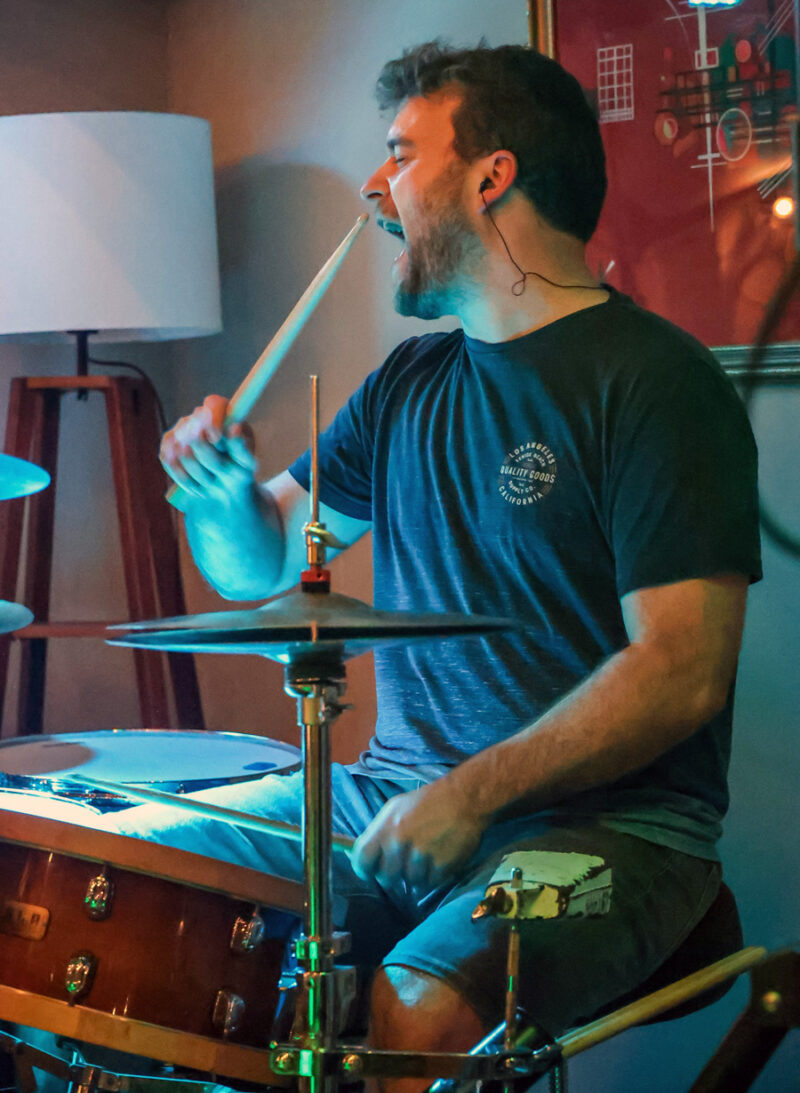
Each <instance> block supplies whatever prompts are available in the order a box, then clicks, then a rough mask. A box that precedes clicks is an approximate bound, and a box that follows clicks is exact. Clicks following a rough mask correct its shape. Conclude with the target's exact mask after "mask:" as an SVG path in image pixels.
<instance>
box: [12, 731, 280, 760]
mask: <svg viewBox="0 0 800 1093" xmlns="http://www.w3.org/2000/svg"><path fill="white" fill-rule="evenodd" d="M134 733H135V734H137V735H139V734H148V735H152V736H154V737H155V736H160V737H164V738H165V739H177V738H178V737H182V738H183V739H186V740H196V739H197V738H198V737H199V738H202V739H205V740H210V739H224V740H234V741H239V742H241V741H243V740H248V741H250V740H256V741H259V742H261V743H263V744H265V745H266V744H269V745H270V746H272V747H275V748H277V749H278V750H279V751H285V752H286V753H287V754H289V755H292V756H295V755H297V756H299V755H300V754H301V751H300V748H298V747H297V746H296V745H295V744H289V743H287V742H286V741H285V740H276V739H275V738H274V737H272V736H261V735H260V734H258V733H254V732H230V731H228V730H227V729H220V730H217V729H157V728H141V729H139V728H136V729H79V730H77V731H74V732H73V731H72V730H70V731H69V732H51V733H29V734H28V735H27V736H9V737H6V738H5V739H4V740H0V750H2V749H3V748H8V747H14V746H16V745H19V744H31V743H40V742H42V741H45V740H59V739H64V740H68V739H69V738H70V737H80V738H81V739H85V738H89V737H95V738H96V737H104V738H117V739H121V738H122V737H124V736H127V735H129V734H131V735H132V734H134Z"/></svg>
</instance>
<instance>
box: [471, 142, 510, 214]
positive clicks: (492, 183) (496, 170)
mask: <svg viewBox="0 0 800 1093" xmlns="http://www.w3.org/2000/svg"><path fill="white" fill-rule="evenodd" d="M475 170H476V174H477V177H478V185H477V186H476V188H475V197H476V199H477V202H478V211H479V212H485V211H486V206H487V205H494V204H496V203H497V202H498V201H500V200H502V198H503V197H505V195H506V194H507V193H508V191H509V190H510V189H511V187H512V186H513V185H514V182H515V181H516V178H517V157H516V156H515V155H514V153H513V152H509V151H506V150H505V149H503V150H501V151H499V152H492V154H491V155H490V156H483V157H481V159H480V160H478V161H476V163H475ZM478 172H480V173H478Z"/></svg>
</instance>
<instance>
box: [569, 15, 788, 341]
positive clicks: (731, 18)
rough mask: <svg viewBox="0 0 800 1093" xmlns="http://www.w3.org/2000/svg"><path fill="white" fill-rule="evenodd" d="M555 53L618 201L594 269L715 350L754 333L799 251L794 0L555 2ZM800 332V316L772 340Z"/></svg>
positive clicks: (600, 234)
mask: <svg viewBox="0 0 800 1093" xmlns="http://www.w3.org/2000/svg"><path fill="white" fill-rule="evenodd" d="M556 8H557V18H558V42H559V47H558V54H559V60H561V62H562V63H563V64H564V65H565V67H566V68H567V69H569V71H571V72H573V73H574V74H575V75H576V76H577V77H578V79H579V80H580V81H581V83H582V84H583V86H584V87H585V88H587V89H589V90H590V91H591V94H592V96H593V97H594V98H595V100H596V103H597V109H598V113H599V117H600V122H601V128H602V133H603V139H604V142H605V147H606V154H607V157H608V172H609V196H608V199H607V204H606V207H605V210H604V212H603V216H602V219H601V222H600V226H599V228H598V231H597V234H596V236H595V238H594V240H593V241H592V243H591V246H590V252H589V253H590V265H591V267H592V269H593V270H595V271H597V272H598V273H599V274H600V275H601V276H602V277H603V278H604V279H605V280H608V281H610V282H611V283H612V284H614V285H616V286H617V287H618V288H619V289H621V290H622V291H623V292H627V293H629V294H631V295H632V296H634V297H635V298H636V300H637V301H638V302H639V303H641V304H643V305H644V306H645V307H649V308H652V310H653V311H656V312H658V313H659V314H661V315H664V316H666V317H667V318H668V319H671V320H673V321H674V322H676V323H678V324H679V325H680V326H683V327H684V328H685V329H687V330H690V331H691V332H692V333H693V334H695V335H696V336H697V337H698V338H700V339H701V340H702V341H704V342H706V343H707V344H708V345H712V346H723V345H744V344H748V343H750V342H752V341H753V339H754V336H755V332H756V329H757V326H758V323H759V321H760V319H761V318H762V316H763V312H764V307H765V305H766V303H767V301H768V300H769V298H770V296H771V295H772V293H773V291H774V289H775V287H776V285H777V283H778V281H779V279H780V277H781V274H782V273H783V271H784V270H785V269H786V267H787V264H788V263H789V262H790V261H791V260H792V258H793V257H794V253H795V252H794V224H793V221H792V220H791V219H788V220H781V219H779V218H778V217H777V216H776V215H775V213H774V212H773V204H774V202H775V200H776V199H777V198H778V197H779V196H781V195H784V194H785V195H789V194H791V187H792V177H791V162H792V161H791V123H792V121H793V119H794V118H795V117H796V116H797V109H796V105H795V104H796V100H797V92H796V79H795V72H796V63H795V57H796V28H795V25H794V14H793V8H794V4H793V0H741V2H740V3H739V4H737V5H736V6H734V7H700V8H698V7H694V6H690V5H689V4H688V3H686V2H685V0H634V2H632V0H624V2H623V0H580V2H579V3H576V2H574V0H571V2H567V0H564V2H563V3H560V4H557V5H556ZM799 334H800V309H798V308H797V307H795V308H794V310H793V311H791V312H790V314H789V315H787V317H786V318H785V319H784V321H783V323H782V325H781V327H780V328H779V330H778V331H776V333H775V340H780V341H789V340H794V339H797V337H798V335H799Z"/></svg>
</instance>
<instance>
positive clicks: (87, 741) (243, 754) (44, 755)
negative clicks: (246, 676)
mask: <svg viewBox="0 0 800 1093" xmlns="http://www.w3.org/2000/svg"><path fill="white" fill-rule="evenodd" d="M299 766H300V751H299V750H298V749H297V748H295V747H293V746H292V745H291V744H284V743H281V742H280V741H278V740H269V739H267V738H266V737H262V736H250V735H248V734H246V733H235V732H192V731H189V730H182V729H108V730H105V729H99V730H97V731H95V732H72V733H56V734H54V735H52V736H21V737H17V738H16V739H11V740H2V741H0V771H2V772H3V773H1V774H0V788H3V789H16V790H26V791H29V790H32V791H35V792H38V793H42V794H44V795H50V796H53V797H56V798H65V799H67V800H74V801H86V802H88V803H89V804H91V805H92V806H93V807H95V808H97V809H98V810H99V811H101V812H111V811H114V810H116V809H121V808H128V807H130V805H131V803H132V802H131V801H129V800H128V799H127V798H125V797H124V796H121V795H117V794H114V793H107V792H103V791H102V790H93V789H89V788H88V787H86V786H79V785H77V784H76V783H73V782H70V781H69V775H70V773H71V772H72V771H74V772H75V773H78V774H85V775H87V776H88V777H90V778H99V779H102V780H104V781H109V782H118V783H120V784H122V785H126V784H127V785H132V786H134V785H144V786H149V787H152V788H153V789H160V790H163V791H164V792H165V793H193V792H196V791H197V790H201V789H211V788H213V787H214V786H225V785H230V784H232V783H233V782H245V781H249V780H252V779H254V778H260V777H262V775H264V774H267V773H270V772H272V771H278V770H282V771H288V770H292V769H294V768H296V767H299ZM48 814H49V813H48ZM66 818H68V817H66Z"/></svg>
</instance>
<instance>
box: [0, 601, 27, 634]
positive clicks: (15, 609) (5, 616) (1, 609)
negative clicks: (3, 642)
mask: <svg viewBox="0 0 800 1093" xmlns="http://www.w3.org/2000/svg"><path fill="white" fill-rule="evenodd" d="M32 622H33V611H31V610H30V609H29V608H27V607H25V606H24V604H21V603H12V602H11V600H0V634H10V633H11V632H12V631H14V630H21V629H22V627H23V626H29V625H30V624H31V623H32Z"/></svg>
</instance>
